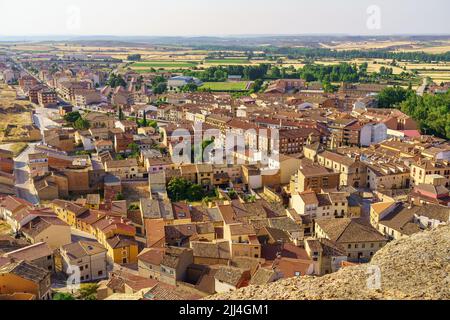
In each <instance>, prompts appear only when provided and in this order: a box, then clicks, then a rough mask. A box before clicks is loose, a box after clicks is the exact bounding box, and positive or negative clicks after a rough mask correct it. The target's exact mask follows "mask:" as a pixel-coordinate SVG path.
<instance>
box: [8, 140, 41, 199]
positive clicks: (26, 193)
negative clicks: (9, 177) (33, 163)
mask: <svg viewBox="0 0 450 320" xmlns="http://www.w3.org/2000/svg"><path fill="white" fill-rule="evenodd" d="M35 148H36V143H30V144H29V146H28V147H27V148H26V149H25V150H24V151H23V152H22V153H21V154H20V155H19V156H17V158H15V159H14V175H15V177H16V190H17V195H18V196H19V197H21V198H23V199H25V200H27V201H28V202H31V203H32V204H38V203H39V199H38V197H37V195H36V193H35V190H34V188H33V186H32V185H31V181H30V179H29V172H28V166H27V161H28V155H29V154H30V153H34V152H35Z"/></svg>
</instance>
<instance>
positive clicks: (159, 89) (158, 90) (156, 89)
mask: <svg viewBox="0 0 450 320" xmlns="http://www.w3.org/2000/svg"><path fill="white" fill-rule="evenodd" d="M152 90H153V93H154V94H163V93H164V92H166V91H167V84H166V83H158V84H157V85H156V86H153V88H152Z"/></svg>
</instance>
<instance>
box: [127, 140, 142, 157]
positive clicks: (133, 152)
mask: <svg viewBox="0 0 450 320" xmlns="http://www.w3.org/2000/svg"><path fill="white" fill-rule="evenodd" d="M128 149H130V150H131V154H130V157H131V158H137V157H138V156H139V146H138V145H137V143H136V142H133V143H130V144H129V145H128Z"/></svg>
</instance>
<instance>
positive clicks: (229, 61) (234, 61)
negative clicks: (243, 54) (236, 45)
mask: <svg viewBox="0 0 450 320" xmlns="http://www.w3.org/2000/svg"><path fill="white" fill-rule="evenodd" d="M205 63H206V64H220V65H227V64H251V61H249V60H247V59H218V60H205Z"/></svg>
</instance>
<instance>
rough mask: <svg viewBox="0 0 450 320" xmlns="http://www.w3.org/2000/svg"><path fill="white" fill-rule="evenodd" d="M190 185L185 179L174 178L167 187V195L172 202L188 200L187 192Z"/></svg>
mask: <svg viewBox="0 0 450 320" xmlns="http://www.w3.org/2000/svg"><path fill="white" fill-rule="evenodd" d="M189 187H190V183H189V182H188V181H187V180H186V179H183V178H172V179H171V180H170V181H169V183H168V185H167V193H168V195H169V198H170V199H171V200H172V201H180V200H184V199H186V192H187V190H188V189H189Z"/></svg>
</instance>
